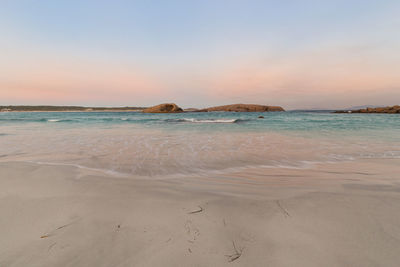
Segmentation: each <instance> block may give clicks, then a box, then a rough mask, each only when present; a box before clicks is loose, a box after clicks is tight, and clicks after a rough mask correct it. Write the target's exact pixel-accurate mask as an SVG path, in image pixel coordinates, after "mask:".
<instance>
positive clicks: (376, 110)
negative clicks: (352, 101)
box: [334, 105, 400, 114]
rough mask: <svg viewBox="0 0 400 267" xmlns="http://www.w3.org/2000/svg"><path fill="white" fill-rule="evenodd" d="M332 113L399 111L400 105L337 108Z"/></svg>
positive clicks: (391, 112) (392, 112)
mask: <svg viewBox="0 0 400 267" xmlns="http://www.w3.org/2000/svg"><path fill="white" fill-rule="evenodd" d="M334 113H390V114H394V113H400V106H399V105H396V106H392V107H380V108H363V109H356V110H338V111H335V112H334Z"/></svg>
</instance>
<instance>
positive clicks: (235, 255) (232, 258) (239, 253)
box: [225, 241, 243, 262]
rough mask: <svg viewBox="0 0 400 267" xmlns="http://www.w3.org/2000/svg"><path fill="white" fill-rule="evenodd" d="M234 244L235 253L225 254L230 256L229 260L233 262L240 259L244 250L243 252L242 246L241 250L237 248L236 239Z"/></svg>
mask: <svg viewBox="0 0 400 267" xmlns="http://www.w3.org/2000/svg"><path fill="white" fill-rule="evenodd" d="M232 245H233V250H234V251H235V253H233V254H231V255H225V256H226V257H228V261H229V262H233V261H235V260H237V259H239V258H240V257H241V256H242V252H243V249H242V248H240V249H239V250H238V249H237V248H236V245H235V241H232Z"/></svg>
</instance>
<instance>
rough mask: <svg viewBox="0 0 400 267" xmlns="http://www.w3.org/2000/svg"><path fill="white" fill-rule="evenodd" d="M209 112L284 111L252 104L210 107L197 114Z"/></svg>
mask: <svg viewBox="0 0 400 267" xmlns="http://www.w3.org/2000/svg"><path fill="white" fill-rule="evenodd" d="M211 111H231V112H268V111H285V110H284V109H283V108H282V107H279V106H263V105H254V104H233V105H225V106H218V107H211V108H205V109H200V110H199V112H211Z"/></svg>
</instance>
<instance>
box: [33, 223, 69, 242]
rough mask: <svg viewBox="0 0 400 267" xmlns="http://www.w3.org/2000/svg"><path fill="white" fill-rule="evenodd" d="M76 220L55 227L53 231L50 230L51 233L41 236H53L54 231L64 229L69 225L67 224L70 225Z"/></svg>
mask: <svg viewBox="0 0 400 267" xmlns="http://www.w3.org/2000/svg"><path fill="white" fill-rule="evenodd" d="M75 222H76V221H75ZM75 222H70V223H67V224H64V225H61V226H59V227H57V228H56V229H54V230H53V231H51V232H49V233H47V234H44V235H42V236H41V237H40V238H48V237H51V236H53V235H54V233H55V232H56V231H57V230H60V229H63V228H65V227H67V226H70V225H71V224H73V223H75Z"/></svg>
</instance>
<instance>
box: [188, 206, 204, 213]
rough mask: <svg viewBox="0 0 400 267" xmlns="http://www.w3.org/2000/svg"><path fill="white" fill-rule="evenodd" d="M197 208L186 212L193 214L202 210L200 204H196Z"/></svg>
mask: <svg viewBox="0 0 400 267" xmlns="http://www.w3.org/2000/svg"><path fill="white" fill-rule="evenodd" d="M198 207H199V208H198V209H197V210H193V211H190V212H188V214H195V213H199V212H202V211H203V210H204V209H203V208H202V207H201V206H198Z"/></svg>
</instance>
